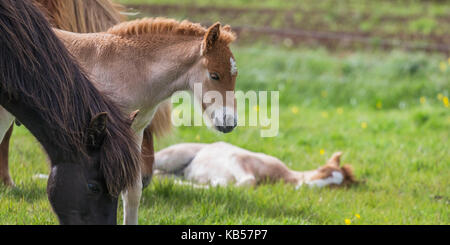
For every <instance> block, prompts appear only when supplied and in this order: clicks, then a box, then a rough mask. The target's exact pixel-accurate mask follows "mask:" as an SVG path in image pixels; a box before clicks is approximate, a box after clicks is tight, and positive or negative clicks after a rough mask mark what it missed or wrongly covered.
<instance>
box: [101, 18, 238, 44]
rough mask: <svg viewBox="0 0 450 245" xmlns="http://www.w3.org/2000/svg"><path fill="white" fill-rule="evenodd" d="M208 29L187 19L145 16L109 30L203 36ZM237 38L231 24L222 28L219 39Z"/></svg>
mask: <svg viewBox="0 0 450 245" xmlns="http://www.w3.org/2000/svg"><path fill="white" fill-rule="evenodd" d="M206 32H207V29H206V28H205V27H203V26H201V25H200V24H198V23H192V22H190V21H187V20H183V21H181V22H179V21H176V20H174V19H168V18H162V17H157V18H143V19H138V20H133V21H127V22H123V23H121V24H118V25H116V26H114V27H112V28H111V29H109V30H108V31H107V33H110V34H115V35H118V36H134V35H143V34H166V35H184V36H193V37H201V38H203V37H204V36H205V34H206ZM235 39H236V34H234V33H233V32H231V29H230V27H229V26H224V27H221V28H220V37H219V40H222V41H224V42H225V43H227V44H229V43H231V42H233V41H234V40H235Z"/></svg>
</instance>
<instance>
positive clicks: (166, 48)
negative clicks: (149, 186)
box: [55, 18, 237, 224]
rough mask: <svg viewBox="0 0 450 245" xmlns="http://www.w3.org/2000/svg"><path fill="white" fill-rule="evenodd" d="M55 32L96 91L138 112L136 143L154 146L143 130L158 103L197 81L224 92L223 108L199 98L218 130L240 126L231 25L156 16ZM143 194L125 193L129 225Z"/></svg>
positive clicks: (134, 220)
mask: <svg viewBox="0 0 450 245" xmlns="http://www.w3.org/2000/svg"><path fill="white" fill-rule="evenodd" d="M55 30H56V29H55ZM56 33H57V35H58V37H59V38H60V39H61V40H62V41H63V42H64V44H65V45H66V47H67V48H68V49H69V51H70V52H71V53H72V55H73V56H74V57H75V58H76V59H77V60H78V61H79V62H80V63H81V64H82V66H83V68H85V70H86V71H87V72H88V73H89V74H90V75H91V77H92V78H93V80H92V82H93V83H94V85H95V86H96V87H97V89H99V90H100V91H101V92H103V93H105V94H109V95H111V97H112V98H113V99H114V100H115V101H116V102H117V103H118V104H120V105H121V107H122V108H123V109H124V110H125V112H127V113H131V112H132V111H134V110H136V109H138V110H139V111H140V112H139V115H138V116H137V118H136V120H135V121H134V123H133V125H132V128H133V130H134V132H135V133H136V135H137V138H138V142H142V140H144V143H147V144H152V139H151V138H148V137H147V138H144V135H148V134H144V129H145V128H147V126H148V125H149V123H150V122H151V121H152V118H153V115H154V113H155V110H156V108H157V106H158V104H160V103H161V102H162V101H164V100H166V99H167V98H169V97H170V96H171V95H172V94H173V93H174V92H176V91H181V90H194V87H195V85H196V84H201V85H202V88H203V91H202V92H203V93H206V92H209V91H214V92H217V93H219V94H220V95H222V99H223V101H221V102H222V105H224V106H223V107H219V106H217V105H216V104H215V103H210V102H204V101H203V98H199V97H196V98H197V99H198V100H200V101H201V102H202V103H201V104H202V108H203V109H204V110H206V109H208V110H211V111H212V112H213V113H210V114H209V115H210V118H209V119H210V120H211V121H213V122H214V126H215V129H217V130H219V131H222V132H225V133H226V132H230V131H231V130H232V129H233V128H234V127H235V126H236V115H235V114H236V112H235V98H234V93H233V92H234V89H235V82H236V76H237V68H236V65H235V61H234V56H233V54H232V53H231V51H230V49H229V44H230V43H231V42H232V41H234V39H235V34H234V33H233V32H231V28H230V27H229V26H225V27H221V25H220V24H219V23H216V24H214V25H212V26H211V27H209V28H208V29H206V28H204V27H202V26H200V25H199V24H194V23H191V22H188V21H183V22H178V21H175V20H172V19H165V18H156V19H141V20H135V21H130V22H124V23H121V24H118V25H116V26H114V27H113V28H111V29H109V30H108V31H107V32H104V33H88V34H79V33H72V32H67V31H62V30H56ZM230 92H231V93H230ZM196 95H197V96H198V94H196ZM227 96H228V98H227ZM230 96H231V98H230ZM210 106H211V107H213V108H211V107H210ZM214 106H216V107H215V108H214ZM167 123H168V122H167ZM150 137H151V136H150ZM150 147H151V146H150ZM148 160H149V161H151V160H152V157H151V156H150V157H149V159H148ZM150 170H151V169H150ZM141 194H142V184H140V185H139V184H137V185H136V186H135V188H133V189H128V190H127V191H126V192H125V193H124V194H123V201H124V223H125V224H137V220H138V216H137V214H138V207H139V200H140V197H141Z"/></svg>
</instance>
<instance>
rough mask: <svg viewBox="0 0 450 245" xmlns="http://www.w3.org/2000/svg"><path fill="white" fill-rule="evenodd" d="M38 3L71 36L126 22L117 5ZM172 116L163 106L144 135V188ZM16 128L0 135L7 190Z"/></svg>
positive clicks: (70, 0) (0, 170) (1, 173)
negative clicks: (156, 143) (156, 146)
mask: <svg viewBox="0 0 450 245" xmlns="http://www.w3.org/2000/svg"><path fill="white" fill-rule="evenodd" d="M34 2H36V3H37V4H38V6H39V7H40V8H41V9H42V10H43V12H44V14H45V15H46V16H47V17H48V19H49V21H50V23H51V24H52V25H53V26H54V27H56V28H58V29H62V30H66V31H71V32H80V33H90V32H102V31H106V30H108V29H109V28H111V27H113V26H114V25H116V24H118V23H120V22H121V21H122V20H125V19H126V17H125V16H124V15H122V14H121V12H120V11H121V10H123V9H124V7H122V6H120V5H118V4H115V3H113V2H112V1H111V0H89V1H83V0H81V1H80V0H63V1H61V0H34ZM1 110H2V108H0V117H2V116H3V114H4V113H3V114H2V112H1ZM170 114H171V104H170V102H164V103H161V104H160V105H159V106H158V110H157V111H156V113H155V116H154V117H153V120H152V122H151V125H150V126H149V127H148V128H147V129H146V131H145V133H144V139H143V142H142V153H143V154H142V158H143V161H142V165H141V169H142V175H143V180H144V186H146V185H147V184H148V183H149V182H150V180H151V175H152V166H153V154H154V152H153V134H155V135H156V136H158V137H162V136H164V135H165V134H167V133H168V132H170V130H171V125H172V124H171V123H170V122H171V121H170ZM12 120H13V119H12ZM6 123H8V121H7V122H6ZM0 124H1V121H0ZM9 125H10V124H7V125H5V126H9ZM13 127H14V126H13V125H11V127H10V129H9V130H8V131H7V132H6V134H5V135H4V137H3V141H1V139H2V136H3V135H2V132H0V141H1V144H0V185H1V184H2V183H3V184H5V185H6V186H14V181H13V179H12V178H11V176H10V174H9V167H8V152H9V141H10V137H11V132H12V130H13ZM6 129H7V128H5V129H1V127H0V130H6Z"/></svg>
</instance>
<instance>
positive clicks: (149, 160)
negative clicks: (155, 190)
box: [141, 128, 155, 188]
mask: <svg viewBox="0 0 450 245" xmlns="http://www.w3.org/2000/svg"><path fill="white" fill-rule="evenodd" d="M154 162H155V148H154V147H153V134H152V132H151V131H150V128H147V129H145V131H144V138H143V140H142V165H141V170H142V185H143V188H145V187H147V186H148V185H149V184H150V181H151V180H152V175H153V163H154Z"/></svg>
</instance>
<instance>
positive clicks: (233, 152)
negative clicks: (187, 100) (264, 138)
mask: <svg viewBox="0 0 450 245" xmlns="http://www.w3.org/2000/svg"><path fill="white" fill-rule="evenodd" d="M341 155H342V153H340V152H337V153H334V154H333V156H332V157H331V158H330V159H329V160H328V162H327V163H326V164H325V165H324V166H322V167H320V168H318V169H316V170H311V171H294V170H290V169H289V168H288V167H286V165H285V164H284V163H283V162H282V161H280V160H279V159H277V158H275V157H272V156H269V155H266V154H263V153H255V152H251V151H248V150H245V149H242V148H239V147H237V146H234V145H231V144H228V143H224V142H217V143H213V144H199V143H183V144H177V145H173V146H170V147H168V148H165V149H163V150H161V151H159V152H157V153H156V154H155V166H154V168H155V175H166V176H178V177H181V178H183V179H186V180H188V181H191V182H194V183H199V184H210V185H212V186H216V185H220V186H226V185H228V184H230V183H234V184H235V185H237V186H242V185H247V186H255V185H258V184H260V183H264V182H277V181H284V182H285V183H289V184H293V185H295V186H296V187H300V186H301V185H303V184H306V185H308V186H317V187H324V186H330V185H332V186H340V185H347V184H351V183H354V182H355V178H354V176H353V171H352V168H351V166H350V165H344V166H342V167H340V157H341Z"/></svg>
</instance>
